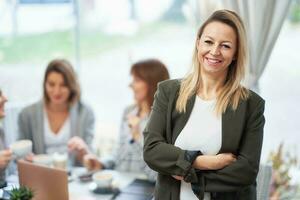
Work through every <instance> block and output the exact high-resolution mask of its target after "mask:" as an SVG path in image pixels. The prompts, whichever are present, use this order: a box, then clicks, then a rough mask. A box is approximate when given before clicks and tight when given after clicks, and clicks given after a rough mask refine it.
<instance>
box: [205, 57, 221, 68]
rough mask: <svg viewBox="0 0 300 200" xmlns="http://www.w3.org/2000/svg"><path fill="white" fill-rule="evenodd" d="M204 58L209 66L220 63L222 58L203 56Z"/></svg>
mask: <svg viewBox="0 0 300 200" xmlns="http://www.w3.org/2000/svg"><path fill="white" fill-rule="evenodd" d="M205 60H206V61H207V63H208V64H209V65H211V66H218V65H220V64H221V63H222V60H220V59H215V58H207V57H206V58H205Z"/></svg>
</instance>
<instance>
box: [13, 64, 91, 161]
mask: <svg viewBox="0 0 300 200" xmlns="http://www.w3.org/2000/svg"><path fill="white" fill-rule="evenodd" d="M18 123H19V132H20V139H29V140H32V142H33V153H35V154H45V153H47V154H52V153H55V152H58V153H65V152H68V151H69V152H71V155H74V156H75V157H76V161H80V162H82V158H83V156H84V155H85V154H87V153H88V152H89V146H90V144H91V141H92V138H93V131H94V114H93V112H92V110H91V109H90V108H89V107H87V106H86V105H85V104H83V103H82V102H81V101H80V87H79V84H78V81H77V78H76V74H75V71H74V70H73V67H72V66H71V64H70V63H69V62H68V61H67V60H64V59H55V60H52V61H51V62H50V63H49V64H48V67H47V69H46V72H45V76H44V83H43V100H41V101H39V102H36V103H34V104H32V105H30V106H28V107H26V108H24V109H23V110H22V111H21V113H20V115H19V121H18Z"/></svg>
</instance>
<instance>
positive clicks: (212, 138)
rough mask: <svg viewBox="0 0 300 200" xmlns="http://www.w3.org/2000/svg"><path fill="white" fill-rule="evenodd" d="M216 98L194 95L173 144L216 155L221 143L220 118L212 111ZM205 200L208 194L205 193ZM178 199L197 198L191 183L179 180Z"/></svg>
mask: <svg viewBox="0 0 300 200" xmlns="http://www.w3.org/2000/svg"><path fill="white" fill-rule="evenodd" d="M215 104H216V100H211V101H204V100H202V99H201V98H200V97H198V96H196V100H195V104H194V108H193V110H192V112H191V115H190V118H189V120H188V122H187V123H186V125H185V127H184V128H183V130H182V131H181V133H180V134H179V136H178V137H177V139H176V141H175V146H177V147H180V148H181V149H184V150H190V151H199V150H200V151H201V152H202V153H203V154H207V155H216V154H217V153H218V152H219V150H220V148H221V144H222V120H221V117H217V116H216V114H215V112H214V107H215ZM204 199H205V200H210V199H211V198H210V194H209V193H205V197H204ZM180 200H198V198H197V197H196V195H194V193H193V191H192V188H191V184H190V183H186V182H185V181H181V187H180Z"/></svg>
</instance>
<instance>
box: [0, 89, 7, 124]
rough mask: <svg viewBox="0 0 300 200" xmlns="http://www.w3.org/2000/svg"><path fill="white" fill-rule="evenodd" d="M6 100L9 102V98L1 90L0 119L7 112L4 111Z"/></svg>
mask: <svg viewBox="0 0 300 200" xmlns="http://www.w3.org/2000/svg"><path fill="white" fill-rule="evenodd" d="M5 102H7V99H6V97H5V96H4V95H3V94H2V92H1V91H0V119H1V118H3V117H4V116H5V112H4V104H5Z"/></svg>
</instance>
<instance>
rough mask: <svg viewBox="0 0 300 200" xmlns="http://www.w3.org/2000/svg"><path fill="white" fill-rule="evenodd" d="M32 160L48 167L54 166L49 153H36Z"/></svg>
mask: <svg viewBox="0 0 300 200" xmlns="http://www.w3.org/2000/svg"><path fill="white" fill-rule="evenodd" d="M32 162H33V163H36V164H39V165H44V166H47V167H52V163H53V161H52V157H51V156H49V155H47V154H38V155H34V156H33V158H32Z"/></svg>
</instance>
